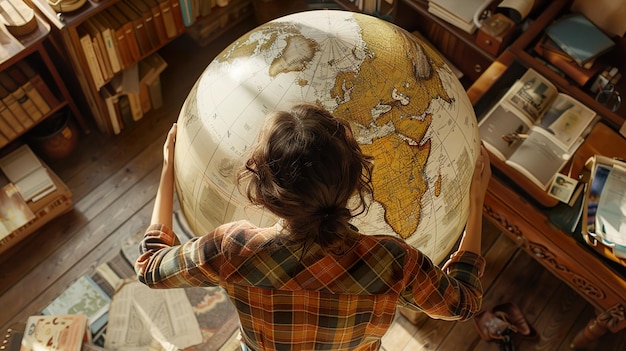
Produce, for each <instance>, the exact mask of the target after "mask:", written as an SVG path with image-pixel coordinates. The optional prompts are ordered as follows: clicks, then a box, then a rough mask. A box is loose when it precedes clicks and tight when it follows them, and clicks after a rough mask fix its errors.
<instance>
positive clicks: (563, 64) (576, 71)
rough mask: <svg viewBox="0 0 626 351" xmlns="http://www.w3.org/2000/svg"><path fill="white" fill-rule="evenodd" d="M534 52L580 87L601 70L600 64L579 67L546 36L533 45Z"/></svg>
mask: <svg viewBox="0 0 626 351" xmlns="http://www.w3.org/2000/svg"><path fill="white" fill-rule="evenodd" d="M534 50H535V52H537V54H539V55H540V56H541V57H543V58H544V59H546V61H548V62H549V63H551V64H552V65H554V67H556V68H557V69H559V70H560V71H561V72H563V74H565V75H566V76H568V77H569V78H570V79H572V80H573V81H574V82H576V83H577V84H578V85H580V86H581V87H582V86H585V85H586V84H587V83H588V82H589V81H590V79H591V78H593V77H595V76H597V75H598V73H600V71H601V70H602V65H600V64H591V65H590V64H589V63H587V64H585V65H584V66H579V65H578V64H577V63H576V62H574V60H573V59H572V58H571V57H570V56H569V55H567V54H566V53H565V52H564V51H563V50H561V49H560V48H559V47H557V46H556V44H555V43H554V41H553V40H552V39H550V38H549V37H547V36H543V37H542V38H541V39H540V40H539V41H538V42H537V44H535V47H534ZM587 66H589V67H587Z"/></svg>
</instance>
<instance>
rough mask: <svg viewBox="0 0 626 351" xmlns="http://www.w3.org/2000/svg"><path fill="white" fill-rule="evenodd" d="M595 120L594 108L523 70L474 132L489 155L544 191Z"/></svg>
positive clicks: (538, 76) (533, 72)
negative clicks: (476, 132) (477, 132)
mask: <svg viewBox="0 0 626 351" xmlns="http://www.w3.org/2000/svg"><path fill="white" fill-rule="evenodd" d="M595 119H596V113H595V112H594V111H593V110H591V109H590V108H588V107H586V106H585V105H584V104H582V103H581V102H579V101H577V100H576V99H574V98H572V97H571V96H569V95H566V94H563V93H560V92H559V91H558V90H557V88H556V87H555V86H554V85H553V84H552V83H551V82H550V81H548V80H547V79H546V78H545V77H543V76H541V75H540V74H539V73H537V72H536V71H534V70H533V69H528V70H527V71H526V73H525V74H524V75H523V76H522V77H521V78H520V79H519V80H518V81H516V82H515V83H514V84H513V86H512V87H511V88H510V89H509V90H508V91H507V92H506V94H505V95H504V97H502V98H501V99H500V101H498V102H497V103H496V104H495V105H494V106H493V108H492V109H491V110H490V111H489V112H487V114H486V115H485V117H484V118H482V119H481V121H480V122H479V124H478V128H479V133H480V136H481V139H482V141H483V143H484V145H485V147H486V148H487V149H488V150H489V151H490V152H491V153H492V154H493V155H495V156H496V157H497V158H498V159H500V160H502V161H503V162H504V163H505V164H506V165H508V166H510V167H511V168H513V169H515V170H516V171H518V172H519V173H521V174H522V175H524V176H526V177H527V178H528V179H529V180H531V181H532V182H533V183H534V184H535V185H537V186H538V187H539V188H541V189H543V190H547V189H548V187H549V186H550V184H551V182H552V180H553V178H554V176H555V175H556V174H557V173H558V172H559V171H560V170H561V169H562V168H563V166H564V165H565V164H566V163H567V162H568V161H569V159H570V157H571V156H572V155H573V153H574V152H575V151H576V149H577V148H578V147H579V146H580V145H581V144H582V142H583V141H584V137H585V136H586V134H587V133H588V132H589V130H590V128H591V126H592V123H593V121H594V120H595Z"/></svg>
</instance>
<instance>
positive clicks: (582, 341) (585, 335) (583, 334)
mask: <svg viewBox="0 0 626 351" xmlns="http://www.w3.org/2000/svg"><path fill="white" fill-rule="evenodd" d="M598 319H599V317H596V318H594V319H592V320H590V321H589V323H587V326H586V327H585V329H583V330H581V331H579V332H578V334H576V336H575V337H574V340H572V343H571V344H570V348H572V349H582V348H585V347H586V346H587V345H589V344H590V343H592V342H593V341H595V340H597V339H598V338H599V337H601V336H602V335H604V334H605V333H606V332H607V331H608V330H609V328H608V327H607V326H606V323H603V322H602V321H600V320H598ZM605 322H606V321H605Z"/></svg>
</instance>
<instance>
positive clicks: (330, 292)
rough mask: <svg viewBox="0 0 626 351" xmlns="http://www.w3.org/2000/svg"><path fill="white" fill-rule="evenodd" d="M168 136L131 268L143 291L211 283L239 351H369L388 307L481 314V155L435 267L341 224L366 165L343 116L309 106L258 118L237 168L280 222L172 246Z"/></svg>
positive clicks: (397, 244) (388, 316)
mask: <svg viewBox="0 0 626 351" xmlns="http://www.w3.org/2000/svg"><path fill="white" fill-rule="evenodd" d="M175 135H176V126H175V125H174V126H173V127H172V129H171V130H170V132H169V134H168V136H167V140H166V142H165V146H164V164H163V170H162V174H161V181H160V185H159V188H158V191H157V197H156V203H155V206H154V210H153V214H152V221H151V225H150V227H149V228H148V230H147V231H146V234H145V238H144V240H143V241H142V243H141V247H140V249H141V253H142V254H141V256H140V257H139V259H138V260H137V262H136V265H135V269H136V271H137V274H138V277H139V280H140V281H141V282H143V283H145V284H147V285H148V286H150V287H153V288H178V287H190V286H214V285H220V286H222V287H223V288H224V289H225V290H226V291H227V292H228V294H229V296H230V298H231V301H232V302H233V304H234V305H235V307H236V309H237V312H238V314H239V319H240V323H241V334H242V347H243V348H244V350H246V349H252V350H378V349H379V347H380V340H381V337H382V336H383V335H384V334H385V332H386V331H387V329H388V328H389V326H390V325H391V323H392V321H393V319H394V315H395V312H396V307H397V306H406V307H408V308H412V309H415V310H419V311H423V312H425V313H427V314H428V315H430V316H432V317H434V318H442V319H448V320H466V319H469V318H471V317H472V316H473V314H474V313H475V312H477V311H478V310H479V309H480V306H481V300H482V287H481V285H480V280H479V277H480V275H481V274H482V270H483V268H484V265H485V262H484V259H483V258H482V256H480V240H481V230H482V227H481V225H482V206H483V199H484V195H485V191H486V188H487V183H488V181H489V177H490V175H491V170H490V167H489V159H488V156H487V153H486V152H485V150H484V148H481V155H480V157H479V158H478V161H477V162H476V166H475V170H474V176H473V179H472V184H471V188H470V198H471V209H470V217H469V219H468V223H467V225H466V229H465V233H464V236H463V238H462V240H461V243H460V246H459V250H458V251H457V252H455V253H454V254H452V256H451V258H450V260H449V261H448V262H447V263H446V265H445V266H444V269H440V268H438V267H437V266H436V265H434V264H433V263H432V262H431V260H430V259H429V258H428V257H426V256H425V255H424V254H422V253H421V252H419V251H418V250H416V249H415V248H413V247H411V246H410V245H408V244H407V243H405V242H404V241H403V240H402V239H399V238H396V237H391V236H385V235H363V234H360V233H359V232H358V231H357V230H356V228H354V227H353V226H351V225H350V224H349V220H350V219H351V218H352V217H354V216H355V215H357V214H358V213H360V212H362V211H364V210H366V209H367V203H366V200H367V199H368V196H369V195H370V193H371V190H372V189H371V182H370V180H371V172H372V159H371V158H370V157H369V156H367V155H364V154H363V153H362V152H361V149H360V147H359V145H358V144H357V142H356V140H355V138H354V136H353V134H352V131H351V129H350V126H349V124H348V123H347V122H346V121H344V120H342V119H339V118H334V117H333V116H332V115H331V114H330V113H329V112H327V111H326V110H324V109H322V108H320V107H318V106H315V105H309V104H302V105H297V106H295V107H293V108H292V109H291V110H290V111H280V112H275V113H273V114H271V115H270V116H268V117H267V119H266V122H265V123H264V127H263V129H262V130H261V132H260V134H259V139H258V142H257V144H256V145H255V146H254V147H253V148H252V150H251V154H250V157H249V159H248V161H247V162H246V163H245V167H243V169H242V170H241V172H240V173H239V177H238V180H239V184H240V187H241V190H242V191H243V192H244V193H245V194H246V195H247V197H248V198H249V199H250V201H251V202H252V203H253V204H255V205H260V206H263V207H265V209H266V210H269V211H271V212H272V213H274V214H275V215H276V216H277V217H279V218H281V220H280V221H279V223H277V224H276V225H275V226H272V227H269V228H259V227H257V226H255V225H253V224H251V223H249V222H247V221H237V222H232V223H226V224H224V225H222V226H220V227H218V228H216V229H215V230H214V231H212V232H210V233H208V234H206V235H204V236H202V237H197V238H194V239H192V240H191V241H189V242H187V243H185V244H183V245H180V244H179V241H178V240H177V238H176V236H175V234H174V233H173V232H172V230H171V228H172V202H173V193H174V166H173V157H174V143H175ZM352 198H356V199H357V200H358V201H356V202H357V204H356V206H354V208H349V207H348V205H349V203H353V201H349V200H350V199H352ZM371 234H375V233H371Z"/></svg>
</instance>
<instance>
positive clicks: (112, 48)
mask: <svg viewBox="0 0 626 351" xmlns="http://www.w3.org/2000/svg"><path fill="white" fill-rule="evenodd" d="M88 21H89V22H91V23H92V25H93V26H94V27H95V28H96V30H97V31H98V32H100V36H101V38H102V41H103V43H104V49H105V51H106V56H107V59H108V65H109V67H110V69H111V73H112V75H115V74H117V73H119V72H120V71H121V70H122V66H121V65H120V56H119V53H118V52H117V41H116V39H115V31H114V30H113V29H112V28H111V27H109V26H107V25H105V24H104V22H103V20H102V15H101V14H97V15H95V16H93V17H91V18H89V20H88Z"/></svg>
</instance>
